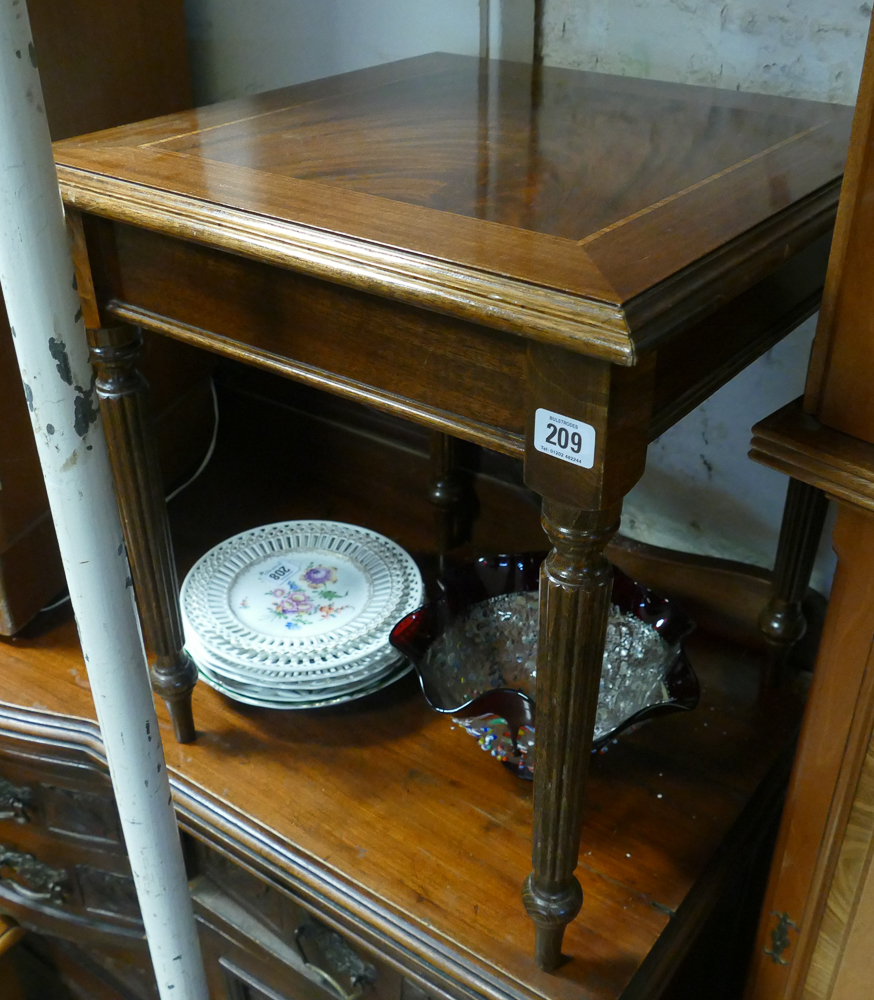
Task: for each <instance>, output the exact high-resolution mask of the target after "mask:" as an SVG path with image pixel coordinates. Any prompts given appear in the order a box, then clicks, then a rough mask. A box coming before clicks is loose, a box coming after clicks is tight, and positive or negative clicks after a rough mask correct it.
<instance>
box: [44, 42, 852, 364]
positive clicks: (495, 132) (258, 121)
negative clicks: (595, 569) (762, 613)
mask: <svg viewBox="0 0 874 1000" xmlns="http://www.w3.org/2000/svg"><path fill="white" fill-rule="evenodd" d="M851 119H852V109H850V108H847V107H843V106H838V105H828V104H819V103H814V102H809V101H799V100H792V99H786V98H778V97H768V96H763V95H758V94H746V93H739V92H736V91H724V90H715V89H711V88H706V87H697V86H690V85H683V84H669V83H660V82H654V81H648V80H637V79H631V78H626V77H616V76H609V75H605V74H598V73H587V72H580V71H575V70H565V69H556V68H533V67H531V66H528V65H523V64H519V63H509V62H485V61H481V60H479V59H476V58H473V57H465V56H454V55H446V54H441V53H437V54H433V55H428V56H421V57H416V58H413V59H407V60H403V61H401V62H396V63H391V64H388V65H385V66H379V67H373V68H371V69H365V70H360V71H357V72H353V73H347V74H344V75H341V76H336V77H331V78H328V79H325V80H319V81H315V82H312V83H306V84H301V85H298V86H295V87H289V88H286V89H283V90H278V91H273V92H271V93H267V94H261V95H257V96H254V97H248V98H243V99H240V100H236V101H230V102H227V103H223V104H218V105H214V106H211V107H207V108H200V109H196V110H193V111H188V112H183V113H180V114H175V115H169V116H166V117H164V118H159V119H154V120H152V121H149V122H143V123H138V124H135V125H129V126H123V127H121V128H117V129H111V130H108V131H105V132H101V133H95V134H93V135H90V136H85V137H80V138H77V139H71V140H65V141H63V142H61V143H58V144H56V146H55V151H56V160H57V162H58V165H59V176H60V179H61V186H62V192H63V194H64V198H65V200H66V201H67V203H68V204H71V205H74V206H76V207H78V208H81V209H82V210H84V211H86V212H93V213H95V214H98V215H103V216H106V217H109V218H111V219H115V220H117V221H121V222H129V223H133V224H136V225H140V226H144V227H146V228H149V229H153V230H156V231H159V232H164V233H170V234H173V235H176V236H180V237H182V238H185V239H192V240H196V241H198V242H204V243H207V244H209V245H214V246H219V247H223V248H225V249H228V250H231V251H234V252H237V253H241V254H244V255H247V256H254V257H256V258H258V259H264V260H270V261H272V262H274V263H277V264H279V265H281V266H286V267H291V268H294V269H297V270H301V271H304V272H306V273H310V274H314V275H317V276H319V277H327V278H329V279H330V280H333V281H339V282H340V283H343V284H348V285H352V286H355V287H359V288H365V289H366V290H368V291H373V292H376V293H377V294H381V295H386V296H388V297H391V298H396V299H400V300H402V301H407V302H413V303H415V304H419V305H423V306H425V307H426V308H431V309H437V310H438V311H440V312H444V313H449V314H450V315H458V316H462V317H463V318H467V319H470V318H474V319H476V320H478V321H480V322H482V323H483V324H485V325H488V326H492V327H495V328H498V329H504V330H507V331H509V332H515V333H523V334H525V333H530V332H531V331H532V330H533V331H534V335H535V336H538V337H539V339H547V340H553V341H554V342H557V343H563V344H565V345H568V344H570V346H575V347H577V349H583V350H586V351H587V352H589V353H594V354H596V355H599V356H602V357H604V358H607V359H608V360H611V361H616V362H619V363H624V364H630V363H634V361H635V359H636V357H637V356H638V355H639V353H640V352H641V351H642V350H644V349H647V348H649V347H651V346H654V345H655V344H656V343H657V342H658V341H659V339H660V338H661V337H663V336H665V335H666V333H667V332H669V331H670V329H671V328H672V325H676V322H677V321H678V317H679V313H677V308H678V304H679V303H682V302H687V303H688V302H689V301H692V300H694V304H693V305H691V306H687V308H686V312H685V313H684V314H683V318H685V319H689V317H690V316H691V315H692V314H693V313H695V315H696V316H697V315H699V314H702V310H704V312H706V310H707V308H708V307H709V308H712V303H713V302H714V301H716V300H717V299H718V298H719V297H720V294H721V293H720V288H721V287H722V284H723V282H724V281H725V275H726V273H727V271H728V270H731V269H734V270H738V269H740V270H741V271H742V272H743V275H744V277H743V279H742V281H743V282H745V283H746V285H747V286H749V285H751V284H753V283H755V281H757V280H759V279H760V278H761V277H763V276H764V275H765V274H767V273H768V271H769V270H773V268H774V267H775V266H777V265H778V264H779V263H781V262H782V261H783V260H785V259H786V257H787V256H790V255H791V254H792V253H793V252H796V251H797V250H800V249H802V248H803V246H804V245H806V244H807V243H809V242H810V241H811V240H812V239H813V238H815V237H816V236H818V235H821V234H822V232H824V231H827V229H828V227H829V226H830V225H831V224H832V222H833V218H834V212H835V208H836V203H837V197H838V193H839V188H840V179H841V175H842V171H843V164H844V159H845V156H846V148H847V142H848V137H849V129H850V124H851ZM734 287H735V293H736V292H737V291H738V290H742V289H738V288H737V282H736V281H735V286H734ZM723 297H724V296H723ZM708 303H709V306H708ZM696 310H697V313H696Z"/></svg>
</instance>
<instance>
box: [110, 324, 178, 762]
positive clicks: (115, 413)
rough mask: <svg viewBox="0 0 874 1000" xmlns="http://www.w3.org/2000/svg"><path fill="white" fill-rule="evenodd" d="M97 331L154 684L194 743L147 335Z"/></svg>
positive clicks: (118, 484) (116, 329) (127, 534)
mask: <svg viewBox="0 0 874 1000" xmlns="http://www.w3.org/2000/svg"><path fill="white" fill-rule="evenodd" d="M90 336H91V345H92V346H91V360H92V363H93V365H94V367H95V370H96V372H97V382H96V388H97V394H98V396H99V398H100V409H101V412H102V414H103V423H104V427H105V428H106V437H107V441H108V443H109V452H110V456H111V459H112V467H113V473H114V475H115V487H116V492H117V495H118V504H119V509H120V511H121V519H122V525H123V528H124V536H125V544H126V545H127V551H128V558H129V559H130V562H131V569H132V571H133V576H134V580H135V583H136V594H137V605H138V607H139V611H140V617H141V619H142V622H143V631H144V633H145V637H146V641H147V642H148V644H149V645H150V646H151V647H152V649H153V650H154V652H155V661H154V663H153V664H152V667H151V676H152V688H153V690H154V691H155V693H156V694H157V695H159V696H160V697H161V698H162V699H163V700H164V702H165V703H166V705H167V709H168V711H169V712H170V718H171V719H172V721H173V729H174V732H175V734H176V739H177V740H178V741H179V742H180V743H190V742H191V741H192V740H193V739H194V737H195V730H194V717H193V715H192V711H191V693H192V691H193V690H194V685H195V683H196V682H197V667H196V666H195V664H194V662H193V660H192V659H191V657H190V656H189V655H188V654H187V653H186V652H185V650H184V649H183V648H182V647H183V642H184V639H183V632H182V621H181V617H180V613H179V585H178V581H177V578H176V566H175V563H174V560H173V547H172V543H171V541H170V526H169V523H168V520H167V506H166V503H165V502H164V493H163V482H162V479H161V470H160V467H159V463H158V451H157V446H156V443H155V437H154V433H153V429H152V425H151V419H150V414H149V412H148V384H147V382H146V380H145V379H144V378H143V376H142V375H141V374H140V373H139V372H138V371H137V368H136V361H137V357H138V355H139V352H140V348H141V347H142V337H141V335H140V333H139V331H138V330H137V329H136V328H135V327H132V326H116V327H107V328H104V329H101V330H92V331H90Z"/></svg>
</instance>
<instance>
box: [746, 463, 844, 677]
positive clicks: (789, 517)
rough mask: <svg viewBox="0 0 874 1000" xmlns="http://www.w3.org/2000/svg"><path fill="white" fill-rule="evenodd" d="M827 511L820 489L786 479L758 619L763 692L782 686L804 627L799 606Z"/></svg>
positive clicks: (808, 578) (802, 613) (808, 579)
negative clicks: (763, 651) (766, 594)
mask: <svg viewBox="0 0 874 1000" xmlns="http://www.w3.org/2000/svg"><path fill="white" fill-rule="evenodd" d="M827 509H828V498H827V497H826V495H825V494H824V493H823V492H822V490H819V489H817V488H816V487H815V486H809V485H808V484H807V483H802V482H801V481H800V480H798V479H790V480H789V488H788V489H787V491H786V504H785V506H784V508H783V523H782V525H781V527H780V540H779V542H778V544H777V558H776V560H775V563H774V583H773V589H772V595H771V599H770V601H769V602H768V604H767V605H766V606H765V608H764V610H763V611H762V613H761V615H760V616H759V628H760V629H761V631H762V633H763V634H764V636H765V640H766V642H767V644H768V660H767V665H766V667H765V670H764V673H763V675H762V690H763V692H764V691H768V690H770V689H772V688H774V687H776V686H777V685H778V684H779V683H780V680H781V678H782V675H783V670H784V667H785V664H786V661H787V660H788V658H789V654H790V653H791V652H792V647H793V646H794V645H795V643H796V642H798V640H799V639H801V637H802V636H803V635H804V633H805V631H806V629H807V622H806V620H805V618H804V612H803V611H802V608H801V602H802V600H803V599H804V595H805V594H806V593H807V587H808V584H809V582H810V574H811V571H812V570H813V562H814V559H815V558H816V552H817V549H818V548H819V540H820V536H821V535H822V526H823V522H824V520H825V515H826V511H827Z"/></svg>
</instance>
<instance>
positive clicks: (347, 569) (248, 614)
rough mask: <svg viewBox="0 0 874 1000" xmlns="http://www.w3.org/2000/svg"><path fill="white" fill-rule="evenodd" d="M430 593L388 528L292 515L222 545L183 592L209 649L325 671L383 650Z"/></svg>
mask: <svg viewBox="0 0 874 1000" xmlns="http://www.w3.org/2000/svg"><path fill="white" fill-rule="evenodd" d="M422 595H423V586H422V577H421V574H420V573H419V570H418V567H417V566H416V564H415V562H414V561H413V559H412V557H411V556H410V555H409V554H408V553H407V552H405V551H404V550H403V549H402V548H401V547H400V546H399V545H397V544H396V543H395V542H393V541H391V540H390V539H388V538H386V537H385V536H384V535H380V534H378V533H377V532H375V531H369V530H368V529H366V528H359V527H357V526H356V525H351V524H343V523H341V522H337V521H284V522H279V523H276V524H268V525H264V526H263V527H260V528H255V529H252V530H250V531H245V532H241V533H240V534H238V535H235V536H233V537H232V538H229V539H227V540H226V541H224V542H222V543H221V544H219V545H217V546H215V547H214V548H213V549H211V550H210V551H209V552H207V553H206V554H205V555H204V556H202V557H201V558H200V559H199V560H198V561H197V563H195V565H194V566H193V567H192V569H191V571H190V572H189V573H188V575H187V576H186V578H185V581H184V583H183V585H182V591H181V595H180V596H181V603H182V607H183V612H184V618H185V623H186V629H187V631H189V630H190V633H193V634H194V635H196V636H197V639H198V640H199V642H200V645H201V646H203V647H205V648H206V649H208V650H209V651H211V652H213V653H215V654H217V655H219V656H221V657H222V658H224V659H227V660H230V661H233V662H236V663H237V664H239V665H241V666H245V665H247V664H249V663H252V664H255V665H257V666H260V668H261V669H270V668H271V667H272V668H280V669H282V668H285V670H288V669H295V668H302V669H307V670H311V671H313V672H316V673H318V672H330V671H331V668H337V667H341V666H344V665H346V664H349V663H352V662H354V661H356V660H358V659H359V658H361V657H364V656H367V655H369V654H372V653H375V652H377V651H378V650H379V649H380V647H382V646H383V645H384V644H385V642H386V641H387V637H388V632H389V631H390V630H391V627H392V626H393V624H394V623H395V622H396V621H397V620H398V619H400V618H402V617H403V616H404V615H405V614H406V613H408V612H409V611H411V610H413V609H415V608H416V607H418V605H419V604H420V603H421V599H422Z"/></svg>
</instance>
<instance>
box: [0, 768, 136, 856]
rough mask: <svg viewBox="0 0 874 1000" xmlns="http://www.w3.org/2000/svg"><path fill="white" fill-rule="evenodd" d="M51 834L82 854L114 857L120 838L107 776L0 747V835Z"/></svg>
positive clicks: (18, 839)
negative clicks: (10, 751) (29, 756)
mask: <svg viewBox="0 0 874 1000" xmlns="http://www.w3.org/2000/svg"><path fill="white" fill-rule="evenodd" d="M40 835H42V837H43V838H45V837H51V839H52V840H54V841H57V842H60V843H64V844H67V845H69V846H70V847H78V848H79V850H80V852H81V856H82V858H83V859H87V860H90V861H92V862H98V861H101V862H102V863H103V865H104V866H105V865H106V864H107V859H119V860H120V861H121V862H122V868H120V869H119V870H124V869H125V867H126V860H125V849H124V839H123V837H122V833H121V824H120V821H119V817H118V810H117V809H116V807H115V799H114V797H113V794H112V785H111V784H110V781H109V776H108V775H106V774H105V773H104V772H103V771H101V770H99V769H98V768H96V767H95V766H93V765H89V764H77V763H73V762H68V761H63V760H58V759H54V758H50V757H35V758H33V759H31V760H28V759H27V758H26V757H24V755H21V754H15V755H12V754H11V753H9V752H8V751H7V752H6V753H3V752H2V751H0V840H9V839H10V838H12V839H13V840H14V841H15V842H16V843H21V844H23V843H25V842H27V841H28V840H30V839H32V837H39V836H40Z"/></svg>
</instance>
